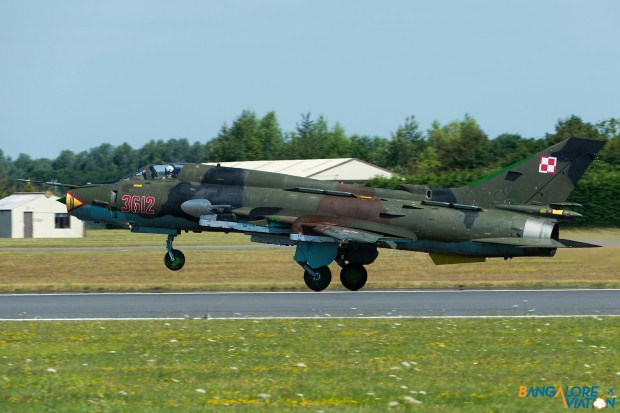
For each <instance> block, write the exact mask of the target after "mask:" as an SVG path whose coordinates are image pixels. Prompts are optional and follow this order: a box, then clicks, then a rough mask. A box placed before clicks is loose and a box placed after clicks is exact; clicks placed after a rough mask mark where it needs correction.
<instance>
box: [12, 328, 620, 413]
mask: <svg viewBox="0 0 620 413" xmlns="http://www.w3.org/2000/svg"><path fill="white" fill-rule="evenodd" d="M0 327H1V330H0V352H1V353H0V354H2V359H1V360H0V364H1V365H2V369H0V410H2V411H11V412H34V411H62V412H108V411H114V412H136V411H160V412H173V411H174V412H178V411H184V412H205V411H218V412H219V411H227V412H249V411H269V412H291V411H295V412H297V411H303V412H319V411H321V412H377V411H394V412H398V411H420V412H481V411H484V412H489V411H495V412H497V411H501V412H524V411H537V412H553V411H560V410H563V409H564V406H563V400H562V398H561V397H557V398H553V397H544V396H543V397H536V398H534V397H519V390H520V388H521V386H524V387H527V388H530V387H541V388H547V386H556V387H555V388H556V389H557V388H558V386H569V388H572V386H588V387H589V388H591V387H592V386H598V387H597V388H598V393H599V395H601V396H602V397H604V398H608V399H609V401H610V402H614V403H615V399H613V396H615V395H616V394H617V392H618V390H619V387H620V386H618V383H619V381H620V367H619V366H618V363H617V360H618V359H619V358H620V351H619V350H618V346H617V338H618V337H619V336H620V325H619V324H618V319H617V318H612V317H609V318H606V317H602V318H544V319H510V318H503V319H405V320H394V319H391V320H389V319H384V320H333V319H314V320H211V321H208V320H186V321H101V322H73V321H66V322H4V323H2V324H0ZM610 389H613V390H612V392H611V393H609V391H610ZM576 400H577V399H574V400H572V402H575V401H576ZM568 402H571V400H568ZM590 403H591V401H590ZM619 406H620V405H617V404H616V406H615V407H616V408H617V407H619Z"/></svg>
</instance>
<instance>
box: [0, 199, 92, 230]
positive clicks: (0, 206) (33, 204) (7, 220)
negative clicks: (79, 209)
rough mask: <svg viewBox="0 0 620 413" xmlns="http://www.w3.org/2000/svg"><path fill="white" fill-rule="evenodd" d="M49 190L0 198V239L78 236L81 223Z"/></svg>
mask: <svg viewBox="0 0 620 413" xmlns="http://www.w3.org/2000/svg"><path fill="white" fill-rule="evenodd" d="M56 199H57V197H56V196H54V195H53V194H52V193H50V192H46V193H43V192H18V193H15V194H13V195H9V196H7V197H6V198H3V199H0V238H80V237H83V236H84V223H83V222H82V221H80V220H79V219H77V218H75V217H72V216H70V215H69V214H68V213H67V208H66V207H65V206H64V205H63V204H61V203H60V202H57V201H56Z"/></svg>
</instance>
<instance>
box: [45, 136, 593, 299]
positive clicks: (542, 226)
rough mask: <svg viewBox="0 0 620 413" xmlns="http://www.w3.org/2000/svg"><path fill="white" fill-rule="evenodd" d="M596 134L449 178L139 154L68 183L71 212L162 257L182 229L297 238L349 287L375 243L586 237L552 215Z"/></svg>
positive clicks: (439, 245)
mask: <svg viewBox="0 0 620 413" xmlns="http://www.w3.org/2000/svg"><path fill="white" fill-rule="evenodd" d="M603 144H604V142H602V141H598V140H593V139H584V138H571V139H568V140H565V141H563V142H560V143H558V144H556V145H554V146H551V147H549V148H547V149H545V150H543V151H541V152H539V153H537V154H535V155H531V156H529V157H528V158H526V159H523V160H521V161H519V162H517V163H515V164H513V165H511V166H509V167H507V168H505V169H502V170H501V171H499V172H497V173H495V174H492V175H490V176H488V177H486V178H483V179H481V180H479V181H477V182H474V183H472V184H469V185H467V186H464V187H459V188H435V187H428V186H422V185H402V189H401V190H388V189H376V188H368V187H359V186H355V185H347V184H342V183H333V182H325V181H318V180H313V179H307V178H300V177H295V176H290V175H284V174H277V173H270V172H260V171H254V170H245V169H238V168H228V167H222V166H209V165H205V164H189V163H186V164H170V165H165V164H164V165H149V166H147V167H145V168H144V169H142V170H139V171H137V172H136V173H134V174H131V175H129V176H127V177H125V178H123V179H120V180H118V181H117V182H114V183H105V184H88V185H83V186H72V185H63V184H59V183H55V184H56V185H61V186H67V187H68V188H69V189H68V192H67V196H66V198H63V199H61V200H59V201H61V202H64V203H66V205H67V210H68V211H69V213H70V214H71V215H73V216H75V217H77V218H79V219H81V220H85V221H97V222H103V223H111V224H119V223H124V224H129V228H131V231H132V232H146V233H157V234H164V235H167V236H168V240H167V253H166V254H165V256H164V263H165V265H166V267H168V268H169V269H171V270H173V271H176V270H179V269H181V268H182V267H183V265H184V264H185V257H184V255H183V253H182V252H181V251H179V250H177V249H175V248H173V245H172V244H173V240H174V238H175V237H176V236H177V235H179V234H180V233H181V231H186V232H187V231H194V232H201V231H222V232H229V231H234V232H242V233H244V234H247V235H249V236H251V240H252V241H254V242H260V243H267V244H275V245H290V246H296V250H295V255H294V260H295V262H297V263H298V264H299V265H300V266H301V267H303V270H304V281H305V283H306V284H307V286H308V287H309V288H310V289H312V290H315V291H321V290H324V289H325V288H327V286H328V285H329V284H330V282H331V278H332V276H331V272H330V269H329V267H328V265H329V264H331V263H332V262H333V261H336V263H338V265H339V266H340V267H342V270H341V271H340V280H341V282H342V284H343V285H344V286H345V287H346V288H348V289H349V290H353V291H355V290H359V289H360V288H362V287H363V286H364V284H365V283H366V280H367V271H366V269H365V267H364V266H365V265H368V264H372V263H373V262H374V261H375V260H376V258H377V256H378V248H392V249H398V250H407V251H422V252H427V253H429V254H430V257H431V258H432V260H433V261H434V262H435V264H452V263H469V262H481V261H485V259H486V258H487V257H503V258H505V259H508V258H512V257H521V256H544V257H551V256H553V255H554V254H555V252H556V250H557V249H558V248H572V247H593V246H595V245H591V244H585V243H581V242H577V241H568V240H563V239H560V234H559V229H558V222H560V221H567V220H572V219H574V218H577V217H580V216H581V215H580V214H579V213H577V212H574V211H572V210H571V209H570V208H574V207H579V206H580V205H578V204H574V203H568V202H566V200H567V198H568V196H569V194H570V193H571V191H572V190H573V188H574V187H575V185H576V184H577V181H578V180H579V179H580V178H581V176H582V175H583V174H584V172H585V171H586V169H587V168H588V166H589V165H590V164H591V162H592V161H593V160H594V159H595V157H596V154H597V153H598V152H599V150H600V149H601V148H602V146H603Z"/></svg>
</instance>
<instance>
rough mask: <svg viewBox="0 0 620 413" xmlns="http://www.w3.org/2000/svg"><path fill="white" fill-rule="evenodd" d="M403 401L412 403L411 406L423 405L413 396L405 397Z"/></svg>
mask: <svg viewBox="0 0 620 413" xmlns="http://www.w3.org/2000/svg"><path fill="white" fill-rule="evenodd" d="M403 399H404V400H405V401H406V402H407V403H411V404H422V402H421V401H420V400H418V399H415V398H413V397H411V396H405V397H403Z"/></svg>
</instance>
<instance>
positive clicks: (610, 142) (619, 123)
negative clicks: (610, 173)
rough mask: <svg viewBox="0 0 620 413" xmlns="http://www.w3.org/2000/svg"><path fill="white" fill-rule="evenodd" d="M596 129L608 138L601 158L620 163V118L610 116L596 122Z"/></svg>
mask: <svg viewBox="0 0 620 413" xmlns="http://www.w3.org/2000/svg"><path fill="white" fill-rule="evenodd" d="M596 129H597V130H598V131H599V133H600V134H601V135H602V136H603V137H605V139H607V144H606V145H605V146H604V147H603V150H602V151H601V154H600V158H601V159H603V160H605V161H607V162H609V163H610V164H612V165H620V118H610V119H607V120H603V121H601V122H599V123H597V124H596Z"/></svg>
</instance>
